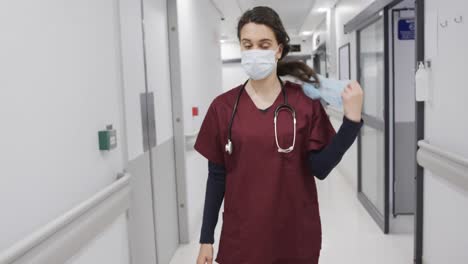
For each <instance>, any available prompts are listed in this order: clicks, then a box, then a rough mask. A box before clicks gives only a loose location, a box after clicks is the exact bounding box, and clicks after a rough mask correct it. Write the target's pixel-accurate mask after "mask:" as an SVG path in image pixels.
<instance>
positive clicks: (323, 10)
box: [317, 7, 328, 13]
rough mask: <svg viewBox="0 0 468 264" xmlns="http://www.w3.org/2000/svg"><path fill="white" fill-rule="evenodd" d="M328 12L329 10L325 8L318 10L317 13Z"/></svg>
mask: <svg viewBox="0 0 468 264" xmlns="http://www.w3.org/2000/svg"><path fill="white" fill-rule="evenodd" d="M327 11H328V8H325V7H320V8H317V12H319V13H326V12H327Z"/></svg>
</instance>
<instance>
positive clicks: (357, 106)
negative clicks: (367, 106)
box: [341, 81, 364, 122]
mask: <svg viewBox="0 0 468 264" xmlns="http://www.w3.org/2000/svg"><path fill="white" fill-rule="evenodd" d="M363 95H364V92H363V91H362V88H361V85H359V83H358V82H356V81H351V82H350V83H349V84H348V85H347V86H346V88H345V89H344V90H343V92H342V93H341V98H342V99H343V109H344V115H345V116H346V117H347V118H348V119H349V120H351V121H354V122H360V121H361V112H362V101H363V97H364V96H363Z"/></svg>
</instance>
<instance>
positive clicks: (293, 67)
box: [277, 60, 320, 84]
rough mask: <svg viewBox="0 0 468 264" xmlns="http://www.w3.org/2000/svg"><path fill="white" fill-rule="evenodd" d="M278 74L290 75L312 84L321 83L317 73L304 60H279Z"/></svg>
mask: <svg viewBox="0 0 468 264" xmlns="http://www.w3.org/2000/svg"><path fill="white" fill-rule="evenodd" d="M277 74H278V75H279V76H285V75H290V76H293V77H296V78H298V79H299V80H301V81H303V82H307V83H312V84H320V82H319V79H318V76H317V73H315V71H314V70H313V69H312V68H310V67H309V65H307V64H305V63H304V62H302V61H298V60H297V61H282V60H280V61H278V66H277Z"/></svg>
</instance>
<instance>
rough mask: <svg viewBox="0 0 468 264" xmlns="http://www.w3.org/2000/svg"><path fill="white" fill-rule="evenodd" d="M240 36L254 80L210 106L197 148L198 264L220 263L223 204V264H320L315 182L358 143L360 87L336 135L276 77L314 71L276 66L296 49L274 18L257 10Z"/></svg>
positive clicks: (293, 87)
mask: <svg viewBox="0 0 468 264" xmlns="http://www.w3.org/2000/svg"><path fill="white" fill-rule="evenodd" d="M237 30H238V38H239V40H240V44H241V51H242V66H243V67H244V69H245V71H246V73H247V74H248V75H249V77H250V78H249V80H248V81H247V82H246V83H244V85H240V86H238V87H235V88H233V89H231V90H230V91H228V92H226V93H223V94H221V95H219V96H218V97H217V98H215V99H214V100H213V102H212V103H211V105H210V107H209V109H208V111H207V114H206V116H205V119H204V121H203V123H202V126H201V128H200V132H199V135H198V137H197V140H196V143H195V149H196V150H197V151H198V152H199V153H201V154H202V155H203V156H205V157H206V158H207V159H208V164H209V175H208V182H207V189H206V197H205V207H204V213H203V224H202V233H201V238H200V244H201V247H200V253H199V256H198V259H197V264H205V263H213V247H212V244H213V243H214V237H213V234H214V229H215V226H216V223H217V221H218V213H219V209H220V207H221V204H222V201H223V198H224V211H223V225H222V231H221V238H220V243H219V252H218V255H217V257H216V259H215V260H216V262H218V263H221V264H234V263H235V264H241V263H242V264H247V263H250V264H272V263H275V264H305V263H307V264H316V263H318V259H319V255H320V249H321V241H322V239H321V223H320V216H319V207H318V201H317V191H316V185H315V179H314V176H315V177H317V178H319V179H324V178H325V177H326V176H327V175H328V173H329V172H330V171H331V170H332V169H333V167H334V166H335V165H336V164H337V163H338V162H339V161H340V159H341V157H342V156H343V154H344V152H345V151H346V150H347V149H348V148H349V146H350V145H351V144H352V143H353V141H354V139H355V138H356V135H357V133H358V131H359V129H360V127H361V126H362V119H361V108H362V90H361V88H360V87H359V85H358V84H357V83H356V82H353V83H351V84H350V85H348V87H347V88H346V89H345V91H344V92H343V93H342V98H343V106H344V111H345V117H344V118H343V124H342V125H341V127H340V129H339V131H338V133H335V130H334V129H333V127H332V125H331V124H330V121H329V119H328V116H327V115H326V112H325V111H324V109H323V107H322V105H321V104H320V102H319V100H313V99H311V98H309V97H307V96H306V95H305V94H304V92H303V91H302V89H301V86H300V85H298V84H294V83H292V82H284V83H283V81H282V80H281V79H280V78H279V76H278V75H293V76H294V77H296V78H299V79H301V80H303V81H306V82H307V81H309V79H310V78H311V77H314V76H313V75H314V73H313V70H312V69H310V68H309V67H308V66H307V65H306V64H304V63H301V62H288V63H279V64H277V63H278V61H279V60H281V59H282V58H283V57H285V56H286V55H287V53H288V51H289V37H288V34H287V33H286V31H285V29H284V27H283V25H282V22H281V20H280V18H279V16H278V15H277V13H276V12H275V11H274V10H272V9H271V8H268V7H255V8H253V9H252V10H249V11H247V12H245V13H244V14H243V15H242V17H241V18H240V20H239V23H238V29H237ZM284 104H287V105H288V106H284ZM236 105H237V107H236ZM281 105H283V107H282V108H281V110H279V111H278V112H277V113H275V112H276V111H275V110H276V109H277V107H278V106H281ZM294 111H295V113H294ZM294 115H295V119H296V120H295V121H294ZM275 116H277V118H275ZM275 119H276V123H275V122H274V120H275Z"/></svg>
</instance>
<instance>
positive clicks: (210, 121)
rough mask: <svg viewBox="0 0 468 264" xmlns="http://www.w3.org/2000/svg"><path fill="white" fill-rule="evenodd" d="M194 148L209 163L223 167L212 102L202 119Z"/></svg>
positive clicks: (222, 155)
mask: <svg viewBox="0 0 468 264" xmlns="http://www.w3.org/2000/svg"><path fill="white" fill-rule="evenodd" d="M194 148H195V150H196V151H198V152H199V153H200V154H201V155H203V156H204V157H205V158H207V159H208V160H209V161H211V162H213V163H216V164H220V165H224V152H223V146H222V145H221V137H220V129H219V121H218V116H217V113H216V109H215V104H214V101H213V102H212V103H211V105H210V107H209V108H208V110H207V112H206V115H205V118H204V119H203V122H202V125H201V127H200V131H199V132H198V136H197V139H196V141H195V145H194Z"/></svg>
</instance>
